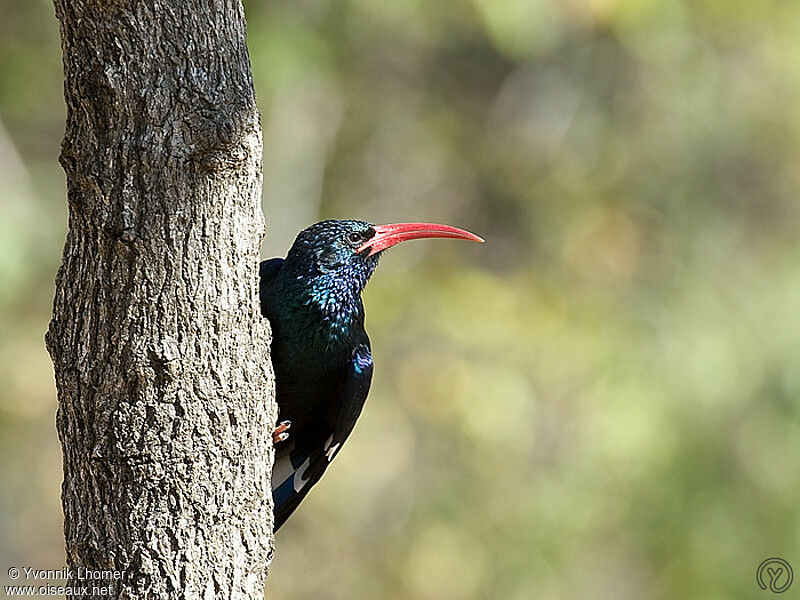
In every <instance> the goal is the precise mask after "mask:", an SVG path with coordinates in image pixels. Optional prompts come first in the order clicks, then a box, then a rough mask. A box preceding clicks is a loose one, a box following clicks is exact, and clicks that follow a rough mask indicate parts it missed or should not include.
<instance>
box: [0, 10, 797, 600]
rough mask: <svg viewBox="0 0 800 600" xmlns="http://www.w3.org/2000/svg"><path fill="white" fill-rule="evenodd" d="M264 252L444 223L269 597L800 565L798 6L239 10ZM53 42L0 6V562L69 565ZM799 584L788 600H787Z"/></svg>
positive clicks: (414, 259)
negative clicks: (259, 120) (57, 342)
mask: <svg viewBox="0 0 800 600" xmlns="http://www.w3.org/2000/svg"><path fill="white" fill-rule="evenodd" d="M246 8H247V13H248V18H249V43H250V49H251V53H252V59H253V69H254V75H255V82H256V88H257V93H258V99H259V103H260V108H261V111H262V115H263V124H264V132H265V148H264V166H265V174H266V178H265V187H264V209H265V213H266V215H267V221H268V227H269V233H268V238H267V240H266V242H265V250H264V254H265V256H275V255H281V254H283V253H284V252H285V250H286V248H287V247H288V245H289V244H290V243H291V240H292V238H293V237H294V234H295V233H296V232H297V231H298V230H299V229H301V228H302V227H303V226H305V225H307V224H309V223H311V222H313V221H316V220H318V219H320V218H330V217H355V218H362V219H366V220H370V221H373V222H385V221H399V220H433V221H441V222H446V223H452V224H458V225H461V226H465V227H467V228H470V229H472V230H474V231H476V232H478V233H480V234H481V235H483V236H484V237H486V239H487V243H486V244H485V245H484V246H473V245H467V244H458V243H453V242H416V243H414V244H409V245H407V246H404V247H402V248H399V249H397V250H396V251H393V252H391V253H390V254H389V255H388V256H387V257H386V258H384V260H383V261H382V264H381V266H380V268H379V270H378V272H377V274H376V276H375V277H374V279H373V281H372V282H371V283H370V286H369V288H368V290H367V292H366V297H365V301H366V304H367V309H368V310H367V313H368V326H369V331H370V334H371V337H372V341H373V346H374V354H375V360H376V363H377V370H376V376H375V380H374V385H373V390H372V393H371V397H370V400H369V402H368V403H367V407H366V410H365V414H364V415H363V417H362V419H361V422H360V423H359V425H358V427H357V428H356V431H355V433H354V435H353V437H352V438H351V441H350V442H349V443H348V445H347V447H346V449H345V451H344V452H343V454H342V455H341V456H340V458H339V460H337V461H336V462H335V463H334V464H333V466H332V468H331V469H330V470H329V472H328V474H327V475H326V477H325V479H324V481H323V482H322V483H321V484H320V485H319V486H318V487H317V488H316V489H315V491H314V493H312V494H311V496H310V497H309V499H308V500H307V501H306V502H305V503H304V506H303V507H302V509H301V510H300V511H299V512H298V513H297V514H296V516H294V517H293V519H292V520H291V521H290V522H289V523H288V524H287V525H286V526H285V528H284V529H282V530H281V531H280V533H279V535H278V553H277V556H276V558H275V561H274V564H273V568H272V573H271V576H270V578H269V581H268V597H269V598H272V599H275V600H282V599H287V600H288V599H290V598H291V599H315V600H316V599H322V598H325V599H333V600H337V599H341V600H345V599H347V600H350V599H353V598H386V599H409V598H413V599H421V600H426V599H431V600H433V599H436V600H440V599H445V600H450V599H452V600H460V599H473V598H480V599H484V598H485V599H492V600H494V599H509V600H525V599H531V598H543V599H573V598H574V599H579V598H580V599H583V598H614V599H628V598H630V599H640V598H652V599H659V598H698V599H700V598H702V599H705V598H761V597H763V595H764V594H765V592H761V590H759V589H758V588H757V586H756V583H755V581H754V573H755V569H756V566H757V565H758V563H759V562H760V561H761V560H762V559H764V558H766V557H768V556H773V555H777V556H781V557H783V558H785V559H786V560H788V561H789V562H790V563H793V564H794V566H795V568H796V569H800V519H798V500H800V469H799V468H798V457H799V456H800V419H799V418H798V417H799V415H798V412H799V409H800V404H799V403H798V401H799V400H800V318H799V316H798V309H800V237H799V236H798V225H800V203H799V202H798V189H800V137H799V136H800V2H795V1H790V0H736V1H731V0H692V1H689V0H685V1H683V2H681V1H678V0H451V1H447V2H436V1H433V0H431V1H425V2H423V1H422V0H392V1H384V0H343V1H329V0H276V1H270V2H268V1H266V0H249V1H247V2H246ZM61 80H62V77H61V63H60V50H59V42H58V28H57V22H56V20H55V18H54V16H53V9H52V6H51V4H50V2H49V1H46V0H0V464H2V471H0V526H1V527H2V529H1V531H2V535H0V566H2V576H3V578H4V577H5V571H6V569H7V567H8V566H11V565H17V566H20V565H30V566H36V567H40V568H45V567H50V568H55V567H57V566H60V565H61V564H63V540H62V536H61V510H60V502H59V493H60V481H61V458H60V449H59V445H58V440H57V437H56V433H55V428H54V414H55V407H56V397H55V391H54V384H53V376H52V367H51V364H50V362H49V358H48V356H47V354H46V352H45V349H44V345H43V334H44V331H45V329H46V326H47V322H48V318H49V313H50V308H51V299H52V295H53V278H54V274H55V271H56V269H57V267H58V264H59V260H60V252H61V247H62V244H63V239H64V234H65V215H66V207H65V198H64V178H63V174H62V172H61V170H60V168H59V166H58V164H57V155H58V151H59V144H60V139H61V136H62V133H63V121H64V108H63V100H62V95H61ZM798 589H800V583H796V585H795V587H794V588H793V589H792V590H790V591H789V592H788V593H787V594H786V596H787V597H789V596H792V594H795V596H793V597H796V595H797V594H800V592H798V591H797V590H798Z"/></svg>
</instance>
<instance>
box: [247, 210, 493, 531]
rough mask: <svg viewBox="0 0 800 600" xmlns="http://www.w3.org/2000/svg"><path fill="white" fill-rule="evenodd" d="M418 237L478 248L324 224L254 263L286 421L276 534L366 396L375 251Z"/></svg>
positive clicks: (452, 231) (412, 229) (401, 232)
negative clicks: (282, 252) (281, 253)
mask: <svg viewBox="0 0 800 600" xmlns="http://www.w3.org/2000/svg"><path fill="white" fill-rule="evenodd" d="M421 237H451V238H460V239H470V240H474V241H482V240H480V238H478V237H477V236H475V235H473V234H470V233H468V232H465V231H463V230H460V229H456V228H454V227H449V226H445V225H433V224H429V223H400V224H395V225H371V224H369V223H365V222H364V221H339V220H332V221H322V222H321V223H316V224H315V225H312V226H311V227H308V228H307V229H304V230H303V231H301V232H300V234H299V235H298V236H297V239H296V240H295V242H294V244H293V245H292V247H291V249H290V250H289V253H288V254H287V256H286V259H285V260H284V259H280V258H274V259H272V260H268V261H264V262H263V263H262V264H261V271H260V275H261V286H260V293H261V311H262V313H263V314H264V316H266V317H267V318H268V319H269V321H270V324H271V326H272V363H273V367H274V370H275V383H276V396H277V401H278V407H279V409H280V420H282V421H290V422H291V432H290V435H289V438H288V439H285V440H283V439H281V441H279V442H278V443H277V445H276V455H275V466H274V467H273V475H272V493H273V500H274V504H275V529H276V530H277V529H278V528H279V527H280V526H281V525H282V524H283V523H284V522H285V521H286V519H287V518H288V517H289V515H290V514H291V513H292V512H293V511H294V509H295V508H296V507H297V505H298V504H299V503H300V502H301V501H302V499H303V498H304V497H305V495H306V494H307V493H308V491H309V490H310V489H311V487H312V486H313V485H314V484H315V483H316V482H317V481H319V479H320V477H322V474H323V473H324V471H325V469H326V468H327V466H328V464H329V463H330V462H331V461H332V460H333V458H334V457H335V456H336V453H337V452H338V451H339V450H340V449H341V446H342V444H344V442H345V440H346V439H347V437H348V436H349V435H350V432H351V431H352V430H353V426H354V425H355V423H356V420H357V419H358V416H359V415H360V413H361V409H362V408H363V406H364V402H365V401H366V399H367V394H368V392H369V386H370V382H371V380H372V369H373V363H372V354H371V350H370V342H369V338H368V337H367V333H366V331H365V330H364V305H363V303H362V302H361V292H362V290H363V289H364V286H365V285H366V284H367V281H368V280H369V278H370V276H371V275H372V273H373V272H374V271H375V267H376V266H377V264H378V257H379V255H380V252H381V251H383V250H384V249H386V248H389V247H391V246H392V245H394V244H396V243H398V242H401V241H404V240H407V239H416V238H421Z"/></svg>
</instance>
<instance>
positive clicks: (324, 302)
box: [303, 275, 366, 338]
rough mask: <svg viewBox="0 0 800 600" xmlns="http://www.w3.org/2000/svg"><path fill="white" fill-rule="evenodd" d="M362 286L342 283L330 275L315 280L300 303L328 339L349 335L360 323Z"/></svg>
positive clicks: (362, 314)
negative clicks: (322, 325) (325, 332)
mask: <svg viewBox="0 0 800 600" xmlns="http://www.w3.org/2000/svg"><path fill="white" fill-rule="evenodd" d="M364 284H366V281H364V282H363V283H361V282H356V281H352V280H343V279H342V278H338V277H335V276H333V275H320V276H318V277H315V278H314V280H313V281H312V282H311V284H310V285H309V286H307V287H306V289H305V290H304V293H303V301H304V302H303V303H304V304H305V305H306V306H307V307H308V308H309V309H310V311H311V313H312V315H314V316H317V317H318V318H320V320H321V321H322V323H323V324H324V325H325V326H326V328H327V333H328V334H329V335H330V336H331V337H332V338H339V337H341V336H345V335H347V334H348V333H349V331H350V329H351V328H352V327H353V326H354V325H356V324H360V323H363V322H364V304H363V303H362V302H361V290H362V289H363V287H364Z"/></svg>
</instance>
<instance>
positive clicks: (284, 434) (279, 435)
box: [272, 421, 292, 444]
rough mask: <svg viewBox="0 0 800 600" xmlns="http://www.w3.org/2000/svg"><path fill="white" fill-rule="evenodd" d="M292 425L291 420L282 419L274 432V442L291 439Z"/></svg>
mask: <svg viewBox="0 0 800 600" xmlns="http://www.w3.org/2000/svg"><path fill="white" fill-rule="evenodd" d="M291 426H292V422H291V421H281V422H280V423H278V426H277V427H276V428H275V431H273V432H272V443H273V444H279V443H280V442H285V441H286V440H288V439H289V428H290V427H291Z"/></svg>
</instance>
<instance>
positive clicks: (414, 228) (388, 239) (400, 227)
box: [357, 223, 484, 256]
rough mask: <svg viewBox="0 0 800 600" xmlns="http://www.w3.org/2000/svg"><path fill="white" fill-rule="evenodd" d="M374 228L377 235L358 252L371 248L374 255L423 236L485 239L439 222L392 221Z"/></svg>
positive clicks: (469, 239) (479, 240)
mask: <svg viewBox="0 0 800 600" xmlns="http://www.w3.org/2000/svg"><path fill="white" fill-rule="evenodd" d="M374 229H375V235H374V236H372V237H371V238H370V239H369V240H367V241H366V242H364V243H363V244H362V245H361V246H360V247H359V248H358V250H357V252H363V251H364V250H366V249H367V248H369V249H370V251H369V254H368V256H372V255H373V254H375V253H377V252H380V251H382V250H386V248H391V247H392V246H394V245H395V244H399V243H400V242H405V241H407V240H419V239H423V238H451V239H457V240H468V241H470V242H479V243H483V241H484V240H483V238H482V237H479V236H477V235H475V234H474V233H470V232H469V231H465V230H464V229H459V228H458V227H452V226H450V225H439V224H438V223H390V224H388V225H375V227H374Z"/></svg>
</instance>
